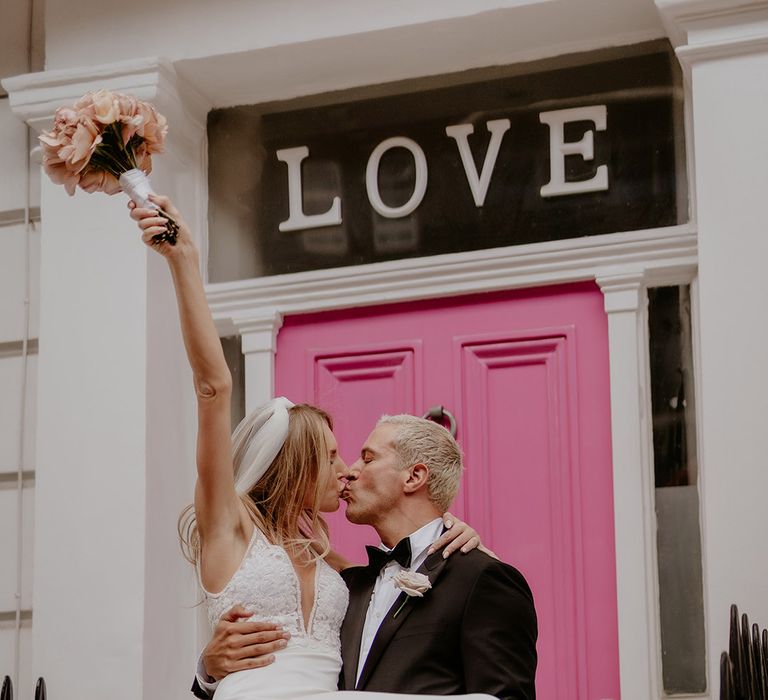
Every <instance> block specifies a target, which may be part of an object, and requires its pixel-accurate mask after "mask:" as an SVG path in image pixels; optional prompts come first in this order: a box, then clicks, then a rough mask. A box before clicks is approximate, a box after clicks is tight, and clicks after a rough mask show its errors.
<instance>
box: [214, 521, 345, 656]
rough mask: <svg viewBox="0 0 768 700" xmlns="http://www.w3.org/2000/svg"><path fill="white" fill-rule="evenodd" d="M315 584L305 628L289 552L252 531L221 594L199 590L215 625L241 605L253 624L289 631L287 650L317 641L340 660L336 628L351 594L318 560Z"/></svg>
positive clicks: (341, 581)
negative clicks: (223, 616) (270, 623)
mask: <svg viewBox="0 0 768 700" xmlns="http://www.w3.org/2000/svg"><path fill="white" fill-rule="evenodd" d="M314 582H315V595H314V601H315V602H314V605H313V607H312V612H311V614H310V616H309V625H308V627H307V629H305V628H304V616H303V614H302V610H301V588H300V585H299V579H298V576H297V575H296V571H295V569H294V568H293V564H292V563H291V560H290V558H289V557H288V553H287V552H286V551H285V550H284V549H283V548H282V547H280V546H278V545H273V544H269V543H268V542H267V541H266V540H265V538H264V536H263V535H262V534H261V532H259V530H257V529H254V533H253V536H252V537H251V542H250V544H249V545H248V550H247V551H246V553H245V556H244V557H243V561H242V562H241V563H240V566H239V567H238V569H237V571H235V573H234V574H233V575H232V578H231V579H230V580H229V582H228V583H227V585H226V586H225V587H224V588H223V590H222V591H221V592H220V593H215V594H214V593H209V592H208V591H206V590H205V589H204V588H203V592H204V593H205V600H206V604H207V606H208V619H209V621H210V622H211V625H212V626H213V625H215V624H216V623H217V622H218V621H219V618H220V617H221V616H222V615H223V614H224V613H225V612H227V610H229V609H230V608H231V607H232V606H233V605H237V604H240V605H243V606H244V607H245V608H246V609H248V610H251V611H253V616H252V617H251V619H252V620H259V621H262V622H275V623H277V624H280V625H282V626H283V627H284V628H285V629H286V630H287V631H288V632H290V633H291V639H290V641H289V646H293V645H307V644H312V643H318V644H320V645H322V646H324V647H327V648H328V650H329V651H332V652H333V653H334V654H335V655H337V656H339V658H340V651H339V650H340V642H339V630H340V628H341V623H342V621H343V620H344V614H345V613H346V611H347V603H348V602H349V592H348V591H347V587H346V585H345V584H344V581H343V580H342V578H341V576H339V574H338V573H336V571H334V570H333V569H332V568H331V567H330V566H328V564H326V563H325V561H322V560H320V561H318V562H317V565H316V569H315V577H314ZM201 587H202V584H201Z"/></svg>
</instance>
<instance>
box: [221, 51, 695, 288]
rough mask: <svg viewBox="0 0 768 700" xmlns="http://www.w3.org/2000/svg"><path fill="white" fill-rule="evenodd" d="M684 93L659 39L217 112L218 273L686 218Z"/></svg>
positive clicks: (489, 244)
mask: <svg viewBox="0 0 768 700" xmlns="http://www.w3.org/2000/svg"><path fill="white" fill-rule="evenodd" d="M680 94H681V90H680V89H679V75H678V74H677V70H676V66H675V64H674V59H673V57H672V56H671V54H670V53H669V52H662V53H654V54H646V55H639V56H631V57H627V58H618V59H616V60H611V61H609V62H603V63H597V64H594V63H593V64H589V65H580V66H576V67H571V68H562V69H559V70H554V71H548V72H543V73H529V74H526V75H515V76H512V77H506V78H497V79H494V80H489V81H485V82H482V83H473V84H470V85H460V86H454V87H445V88H439V89H433V90H428V91H420V92H415V93H411V94H405V95H396V96H391V97H383V98H376V99H367V100H362V101H356V102H345V103H342V104H337V105H331V106H324V107H317V108H312V109H301V110H292V111H283V112H280V113H268V114H264V113H262V112H260V111H259V110H258V109H257V108H256V107H235V108H230V109H222V110H217V111H214V112H212V113H211V115H210V117H209V142H210V193H211V208H210V211H211V250H210V253H211V270H210V272H211V279H212V280H213V281H224V280H227V279H238V278H243V277H251V276H259V275H272V274H278V273H286V272H299V271H303V270H310V269H319V268H329V267H338V266H345V265H355V264H361V263H369V262H376V261H382V260H392V259H397V258H405V257H415V256H425V255H436V254H440V253H452V252H458V251H468V250H478V249H484V248H495V247H499V246H511V245H518V244H523V243H532V242H536V241H552V240H557V239H565V238H574V237H578V236H592V235H597V234H604V233H611V232H617V231H628V230H638V229H646V228H654V227H658V226H668V225H673V224H677V223H679V222H680V221H681V220H682V219H684V218H685V215H686V212H685V211H678V206H679V201H680V199H681V198H680V197H679V196H678V192H677V188H678V187H679V186H681V185H682V186H683V187H684V183H678V182H677V181H676V173H677V172H678V171H679V172H682V171H683V169H682V168H681V167H679V166H680V160H681V158H682V148H681V147H680V144H679V143H678V144H677V145H676V143H675V137H676V133H677V138H678V140H679V139H681V138H682V130H681V129H680V128H679V125H680V124H681V123H682V120H681V117H680V113H681V104H680V99H681V98H680ZM676 125H677V129H676ZM683 202H684V204H683V207H681V208H687V203H686V202H685V198H683ZM251 254H252V255H251Z"/></svg>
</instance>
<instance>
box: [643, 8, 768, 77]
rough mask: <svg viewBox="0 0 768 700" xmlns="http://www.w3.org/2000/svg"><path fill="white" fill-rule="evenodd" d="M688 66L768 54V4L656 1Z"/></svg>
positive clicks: (677, 49)
mask: <svg viewBox="0 0 768 700" xmlns="http://www.w3.org/2000/svg"><path fill="white" fill-rule="evenodd" d="M655 3H656V7H657V9H658V10H659V13H660V14H661V17H662V20H663V22H664V25H665V26H666V28H667V33H668V34H669V37H670V39H671V41H672V43H673V44H674V46H675V47H676V52H677V55H678V56H679V58H680V60H681V62H682V63H683V64H684V65H685V66H690V64H692V63H695V62H698V61H703V60H714V59H719V58H726V57H730V56H738V55H744V54H749V53H761V52H764V51H766V50H768V31H766V27H767V26H768V21H767V20H768V0H736V1H734V0H655Z"/></svg>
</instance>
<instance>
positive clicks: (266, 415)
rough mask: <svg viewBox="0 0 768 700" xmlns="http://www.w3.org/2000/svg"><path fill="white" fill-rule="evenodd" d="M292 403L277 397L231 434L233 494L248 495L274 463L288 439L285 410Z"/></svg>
mask: <svg viewBox="0 0 768 700" xmlns="http://www.w3.org/2000/svg"><path fill="white" fill-rule="evenodd" d="M293 405H294V404H293V403H292V402H291V401H289V400H288V399H286V398H285V397H284V396H278V397H277V398H276V399H272V400H271V401H269V402H268V403H266V404H264V405H263V406H260V407H259V408H257V409H256V410H254V411H252V412H251V413H250V414H249V415H247V416H246V417H245V418H243V420H242V421H240V425H238V426H237V428H235V432H234V433H232V459H233V462H234V466H235V491H237V493H239V494H246V493H250V491H251V489H253V487H254V486H256V484H257V483H258V481H259V479H261V477H262V476H264V473H265V472H266V471H267V469H268V468H269V465H270V464H272V462H274V460H275V457H277V453H278V452H280V449H281V448H282V446H283V444H284V443H285V439H286V438H287V437H288V409H290V408H292V407H293Z"/></svg>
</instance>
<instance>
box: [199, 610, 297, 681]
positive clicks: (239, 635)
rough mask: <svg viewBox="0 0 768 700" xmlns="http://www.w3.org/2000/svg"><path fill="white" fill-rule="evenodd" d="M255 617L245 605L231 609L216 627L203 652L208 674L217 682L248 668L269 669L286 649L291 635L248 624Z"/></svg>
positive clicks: (261, 624) (265, 625)
mask: <svg viewBox="0 0 768 700" xmlns="http://www.w3.org/2000/svg"><path fill="white" fill-rule="evenodd" d="M251 615H252V613H250V612H248V611H247V610H246V609H245V608H244V607H242V606H241V605H235V606H234V607H233V608H230V609H229V610H228V611H227V612H226V613H224V615H222V617H221V619H220V620H219V622H218V623H217V625H216V628H215V629H214V631H213V636H212V637H211V641H210V642H208V644H207V646H206V647H205V649H204V650H203V665H204V666H205V671H206V673H207V674H208V676H210V677H211V678H213V679H214V680H217V681H218V680H221V679H222V678H224V676H227V675H229V674H230V673H234V672H235V671H243V670H245V669H248V668H259V667H261V666H268V665H269V664H271V663H272V662H273V661H274V660H275V657H274V656H273V653H274V652H275V651H277V650H279V649H283V648H284V647H285V645H286V644H287V643H288V639H290V636H291V635H290V633H289V632H286V631H285V630H284V629H283V628H282V627H280V626H279V625H276V624H274V623H271V622H246V621H245V620H246V619H247V618H249V617H251Z"/></svg>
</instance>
